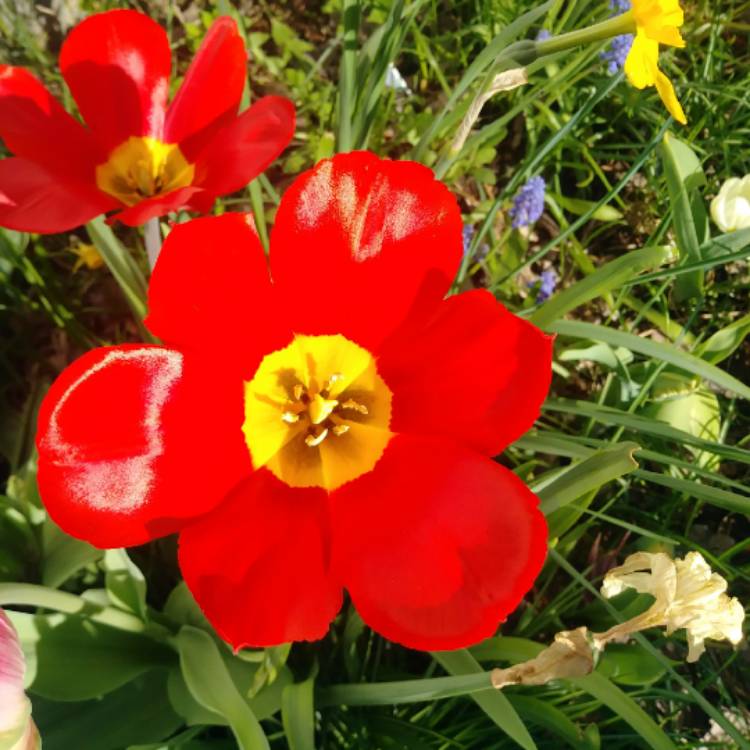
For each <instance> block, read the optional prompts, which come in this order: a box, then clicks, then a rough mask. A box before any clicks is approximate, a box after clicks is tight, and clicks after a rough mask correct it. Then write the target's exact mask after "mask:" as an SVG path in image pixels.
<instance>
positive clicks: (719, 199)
mask: <svg viewBox="0 0 750 750" xmlns="http://www.w3.org/2000/svg"><path fill="white" fill-rule="evenodd" d="M711 217H712V218H713V220H714V221H715V222H716V226H717V227H719V229H721V231H722V232H735V231H737V230H738V229H748V228H750V174H749V175H746V176H745V177H743V178H742V179H740V178H739V177H730V178H729V179H728V180H727V181H726V182H725V183H724V184H723V185H722V186H721V190H720V191H719V194H718V195H717V196H716V197H715V198H714V199H713V200H712V201H711Z"/></svg>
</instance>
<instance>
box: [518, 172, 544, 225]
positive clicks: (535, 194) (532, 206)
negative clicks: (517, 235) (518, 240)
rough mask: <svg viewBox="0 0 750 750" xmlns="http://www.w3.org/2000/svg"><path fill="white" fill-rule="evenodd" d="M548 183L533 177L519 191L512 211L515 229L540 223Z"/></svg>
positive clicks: (540, 178)
mask: <svg viewBox="0 0 750 750" xmlns="http://www.w3.org/2000/svg"><path fill="white" fill-rule="evenodd" d="M546 188H547V183H546V182H545V181H544V178H543V177H538V176H537V177H532V178H531V179H530V180H529V181H528V182H527V183H526V184H525V185H524V186H523V187H522V188H521V189H520V190H519V191H518V194H517V195H516V197H515V199H514V201H513V207H512V208H511V209H510V216H511V218H512V219H513V223H512V226H513V228H514V229H519V228H520V227H529V226H531V225H532V224H535V223H536V222H537V221H539V218H540V217H541V215H542V214H543V213H544V192H545V190H546Z"/></svg>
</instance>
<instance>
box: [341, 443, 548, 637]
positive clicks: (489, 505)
mask: <svg viewBox="0 0 750 750" xmlns="http://www.w3.org/2000/svg"><path fill="white" fill-rule="evenodd" d="M332 502H333V506H332V507H333V529H334V540H335V547H334V549H335V570H336V571H337V572H339V574H340V576H341V579H342V582H343V584H344V586H345V587H346V588H347V589H348V590H349V593H350V594H351V597H352V600H353V601H354V604H355V605H356V607H357V610H358V611H359V613H360V615H361V616H362V618H363V619H364V620H365V622H366V623H367V624H368V625H370V627H372V628H373V629H374V630H376V631H377V632H379V633H380V634H382V635H384V636H385V637H386V638H389V639H390V640H392V641H396V642H398V643H401V644H403V645H404V646H408V647H410V648H418V649H425V650H434V649H454V648H463V647H466V646H470V645H471V644H473V643H476V642H478V641H480V640H481V639H483V638H486V637H488V636H491V635H492V634H493V633H494V632H495V630H496V629H497V626H498V624H499V623H500V622H501V621H502V620H503V619H504V618H505V617H506V616H507V615H508V614H509V613H510V612H512V611H513V610H514V609H515V608H516V607H517V606H518V604H519V603H520V601H521V599H522V598H523V595H524V594H525V593H526V592H527V591H528V590H529V588H530V587H531V585H532V583H533V582H534V579H535V578H536V576H537V575H538V573H539V571H540V570H541V567H542V563H543V562H544V557H545V553H546V539H547V534H546V524H545V521H544V517H543V516H542V514H541V513H540V512H539V509H538V508H537V499H536V497H535V496H534V494H533V493H532V492H531V491H530V490H529V489H528V488H527V487H526V486H525V485H524V484H523V482H522V481H521V480H520V479H518V477H516V475H515V474H513V473H512V472H510V471H508V470H507V469H505V468H503V467H502V466H500V465H498V464H496V463H494V462H493V461H491V460H489V459H487V458H484V457H482V456H480V455H478V454H476V453H473V452H471V451H468V450H466V449H465V448H462V447H459V446H458V445H455V444H452V443H449V442H447V441H442V440H426V439H422V438H415V437H411V436H403V435H401V436H397V437H395V438H393V440H392V441H391V443H390V444H389V445H388V448H387V449H386V451H385V453H384V454H383V457H382V458H381V459H380V462H379V463H378V465H377V466H376V467H375V469H374V470H373V471H372V472H370V473H369V474H365V475H363V476H362V477H360V478H359V479H357V480H355V481H354V482H352V483H350V484H348V485H345V486H344V487H342V488H341V489H340V490H338V491H337V492H335V493H334V494H333V495H332Z"/></svg>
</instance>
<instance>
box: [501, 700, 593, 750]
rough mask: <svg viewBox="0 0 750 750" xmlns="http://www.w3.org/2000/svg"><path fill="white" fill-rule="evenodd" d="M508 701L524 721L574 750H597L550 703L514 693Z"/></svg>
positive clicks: (576, 727)
mask: <svg viewBox="0 0 750 750" xmlns="http://www.w3.org/2000/svg"><path fill="white" fill-rule="evenodd" d="M508 700H509V701H510V702H511V705H512V706H513V708H515V709H516V711H517V712H518V714H519V716H521V717H522V718H523V719H524V720H526V721H528V722H531V723H532V724H538V725H539V726H541V727H544V729H546V730H547V731H549V732H551V733H552V734H555V735H557V736H558V737H559V738H560V739H561V740H562V741H563V742H565V743H567V744H568V745H569V746H570V747H572V748H574V750H599V748H598V745H595V744H593V743H592V742H590V741H587V739H586V738H585V737H584V735H583V732H582V731H581V729H580V727H578V726H577V725H576V724H575V723H574V722H573V721H571V720H570V719H569V718H568V717H567V716H566V715H565V713H563V712H562V711H561V710H560V709H559V708H556V707H555V706H554V705H553V704H552V702H551V701H549V700H540V699H539V698H531V697H529V696H527V695H516V694H515V693H513V694H511V695H509V696H508Z"/></svg>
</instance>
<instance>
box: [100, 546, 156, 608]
mask: <svg viewBox="0 0 750 750" xmlns="http://www.w3.org/2000/svg"><path fill="white" fill-rule="evenodd" d="M104 569H105V571H106V574H105V578H104V580H105V584H106V586H107V593H108V594H109V598H110V601H111V602H112V604H114V605H115V606H116V607H119V608H120V609H124V610H126V611H127V612H132V613H133V614H134V615H137V616H138V617H140V618H141V619H142V620H146V619H147V615H146V579H145V578H144V577H143V573H141V570H140V568H139V567H138V566H137V565H135V563H133V561H132V560H131V559H130V558H129V557H128V553H127V552H126V551H125V550H124V549H108V550H107V551H106V553H105V555H104Z"/></svg>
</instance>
